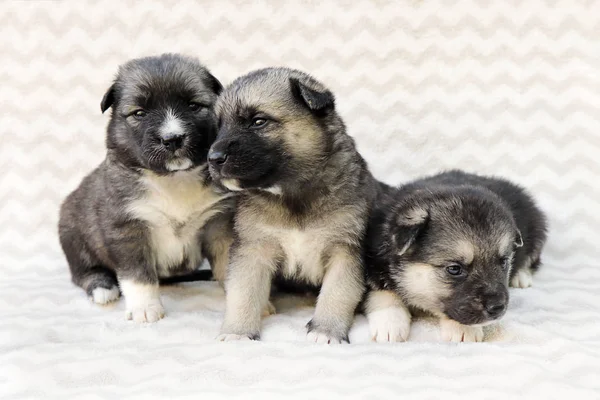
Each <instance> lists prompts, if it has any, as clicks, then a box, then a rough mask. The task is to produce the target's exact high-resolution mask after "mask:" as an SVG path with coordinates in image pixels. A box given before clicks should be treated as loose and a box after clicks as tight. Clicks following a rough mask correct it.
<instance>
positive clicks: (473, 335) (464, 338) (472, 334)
mask: <svg viewBox="0 0 600 400" xmlns="http://www.w3.org/2000/svg"><path fill="white" fill-rule="evenodd" d="M440 328H441V329H442V340H445V341H446V342H483V329H482V328H481V327H480V326H469V325H462V324H459V323H458V322H456V321H454V320H451V319H448V318H440Z"/></svg>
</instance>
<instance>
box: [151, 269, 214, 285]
mask: <svg viewBox="0 0 600 400" xmlns="http://www.w3.org/2000/svg"><path fill="white" fill-rule="evenodd" d="M212 280H213V273H212V271H211V270H210V269H197V270H196V271H193V272H190V273H189V274H185V275H176V276H169V277H167V278H160V284H161V285H173V284H175V283H182V282H195V281H212Z"/></svg>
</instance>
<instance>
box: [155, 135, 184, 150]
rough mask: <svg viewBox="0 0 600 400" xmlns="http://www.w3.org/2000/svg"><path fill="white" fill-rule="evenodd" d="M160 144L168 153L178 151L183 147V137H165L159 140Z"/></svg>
mask: <svg viewBox="0 0 600 400" xmlns="http://www.w3.org/2000/svg"><path fill="white" fill-rule="evenodd" d="M160 142H161V143H162V145H163V146H165V147H166V148H167V149H169V150H170V151H175V150H177V149H180V148H181V147H182V146H183V136H181V135H173V136H166V137H163V138H162V139H160Z"/></svg>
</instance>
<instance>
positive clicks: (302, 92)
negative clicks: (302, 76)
mask: <svg viewBox="0 0 600 400" xmlns="http://www.w3.org/2000/svg"><path fill="white" fill-rule="evenodd" d="M290 85H291V89H292V93H293V94H294V96H295V97H296V98H297V99H298V100H299V101H301V102H302V103H303V104H304V105H305V106H306V107H308V109H309V110H311V111H312V112H313V113H316V114H325V113H327V112H328V111H330V110H332V109H333V107H334V104H335V97H334V96H333V93H331V92H330V91H329V90H325V91H318V90H316V89H313V88H310V87H308V86H307V85H306V84H304V83H302V82H300V80H298V79H296V78H290Z"/></svg>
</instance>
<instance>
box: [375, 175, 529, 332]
mask: <svg viewBox="0 0 600 400" xmlns="http://www.w3.org/2000/svg"><path fill="white" fill-rule="evenodd" d="M384 229H385V230H387V232H386V235H388V237H389V238H390V239H391V240H390V241H389V243H388V244H387V245H388V246H389V249H388V250H389V254H391V256H392V257H393V258H394V263H393V265H394V267H393V271H392V276H393V279H394V280H395V281H396V283H397V285H398V287H399V288H400V290H401V291H402V292H403V294H404V295H405V296H406V298H407V299H409V302H410V303H411V304H413V305H415V306H418V307H420V308H423V309H425V310H429V311H431V312H433V313H435V314H437V315H442V314H443V315H445V316H447V317H448V318H450V319H453V320H455V321H457V322H459V323H461V324H464V325H477V324H485V323H488V322H491V321H493V320H496V319H499V318H501V317H502V316H503V315H504V313H505V312H506V308H507V306H508V277H509V273H510V269H511V267H512V260H513V255H514V252H515V249H516V248H517V247H519V246H522V245H523V241H522V239H521V234H520V232H519V230H518V229H517V227H516V224H515V221H514V218H513V217H512V214H511V213H510V211H509V210H508V209H507V208H506V206H505V205H504V203H503V202H502V201H501V200H500V199H499V198H498V197H497V196H496V195H495V194H494V193H492V192H490V191H488V190H486V189H479V188H475V187H454V188H446V189H427V190H420V191H417V192H416V193H413V195H412V196H410V197H408V198H406V199H404V200H403V201H401V202H400V203H399V204H397V207H396V208H395V209H394V211H393V212H392V213H390V216H389V218H388V219H387V221H386V225H385V227H384Z"/></svg>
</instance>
